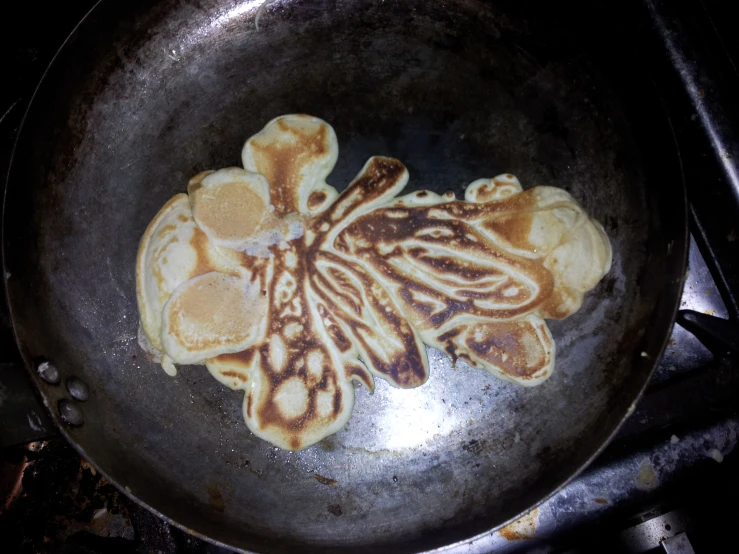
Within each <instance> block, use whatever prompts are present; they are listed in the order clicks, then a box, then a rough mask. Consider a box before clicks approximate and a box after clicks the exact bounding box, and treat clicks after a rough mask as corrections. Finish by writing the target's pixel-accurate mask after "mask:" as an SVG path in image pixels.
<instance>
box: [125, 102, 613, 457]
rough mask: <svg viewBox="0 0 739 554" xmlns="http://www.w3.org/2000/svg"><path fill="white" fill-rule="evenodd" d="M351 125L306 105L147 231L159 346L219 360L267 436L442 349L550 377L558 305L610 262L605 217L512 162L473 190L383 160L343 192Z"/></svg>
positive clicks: (142, 262) (320, 415) (318, 427)
mask: <svg viewBox="0 0 739 554" xmlns="http://www.w3.org/2000/svg"><path fill="white" fill-rule="evenodd" d="M337 156H338V144H337V140H336V135H335V133H334V130H333V129H332V127H331V126H330V125H328V124H327V123H326V122H324V121H322V120H320V119H317V118H315V117H310V116H307V115H287V116H282V117H278V118H276V119H274V120H272V121H270V122H269V123H268V124H267V125H266V126H265V127H264V129H263V130H262V131H261V132H260V133H258V134H257V135H255V136H253V137H251V138H250V139H249V140H247V142H246V144H245V146H244V148H243V151H242V161H243V166H244V168H243V169H242V168H227V169H221V170H219V171H215V172H203V173H201V174H199V175H196V176H195V177H193V179H191V181H190V183H189V185H188V194H178V195H176V196H175V197H174V198H172V199H171V200H170V201H169V202H167V203H166V204H165V205H164V207H163V208H162V209H161V211H160V212H159V213H158V214H157V215H156V217H155V218H154V219H153V220H152V222H151V223H150V225H149V227H148V228H147V229H146V232H145V233H144V236H143V238H142V239H141V244H140V247H139V253H138V258H137V267H136V274H137V296H138V305H139V311H140V316H141V330H142V332H141V333H140V337H141V340H140V342H141V343H142V346H143V347H145V348H146V349H147V350H148V351H149V352H150V353H152V354H153V355H154V356H155V357H156V359H157V360H158V361H160V362H161V364H162V366H163V368H164V369H165V370H166V371H167V372H168V373H169V374H170V375H175V374H176V366H175V364H205V365H206V366H207V368H208V370H209V371H210V373H211V374H212V375H213V376H214V377H215V378H216V379H218V380H219V381H220V382H221V383H223V384H224V385H226V386H228V387H230V388H232V389H235V390H243V391H244V392H245V400H244V418H245V420H246V423H247V425H248V427H249V429H251V431H252V432H253V433H255V434H256V435H257V436H259V437H261V438H263V439H265V440H267V441H269V442H271V443H272V444H274V445H277V446H279V447H281V448H285V449H291V450H297V449H301V448H305V447H307V446H310V445H311V444H314V443H315V442H317V441H319V440H321V439H323V438H324V437H326V436H327V435H330V434H332V433H335V432H337V431H338V430H339V429H341V427H342V426H343V425H344V424H345V423H346V422H347V421H348V419H349V417H350V416H351V412H352V409H353V405H354V386H353V383H352V381H358V382H360V383H362V384H364V385H365V386H366V387H368V388H369V389H373V388H374V379H375V378H377V377H379V378H381V379H385V380H386V381H387V382H388V383H390V384H391V385H393V386H396V387H400V388H411V387H418V386H420V385H423V383H424V382H425V381H426V379H427V378H428V372H429V365H428V359H427V356H426V346H425V345H428V346H431V347H433V348H437V349H439V350H441V351H444V352H446V353H447V354H448V355H449V356H452V357H454V358H459V359H463V360H465V361H466V362H467V363H469V364H470V365H472V366H473V367H477V368H481V369H485V370H487V371H488V372H490V373H491V374H492V375H494V376H495V377H498V378H500V379H505V380H508V381H513V382H515V383H518V384H520V385H524V386H533V385H538V384H540V383H542V382H544V381H545V380H546V379H547V377H549V375H551V373H552V370H553V368H554V359H555V344H554V341H553V339H552V336H551V334H550V332H549V329H548V328H547V325H546V323H545V321H544V320H545V319H546V318H555V319H560V318H564V317H567V316H568V315H570V314H572V313H574V312H575V311H577V309H578V308H579V307H580V305H581V303H582V299H583V295H584V294H585V293H586V292H588V291H589V290H590V289H592V288H593V287H594V286H595V285H596V284H597V283H598V281H599V280H600V279H601V278H602V277H603V276H604V275H605V274H606V273H607V272H608V270H609V268H610V265H611V247H610V243H609V241H608V238H607V237H606V235H605V233H604V231H603V228H602V227H601V225H600V224H599V223H597V222H595V221H593V220H592V219H591V218H590V217H588V215H587V214H586V213H585V212H584V211H583V209H582V208H581V207H580V206H579V205H578V204H577V202H576V201H575V200H574V199H573V198H572V197H571V196H570V195H569V194H568V193H567V192H565V191H564V190H561V189H558V188H553V187H546V186H539V187H534V188H531V189H529V190H526V191H524V190H523V189H522V188H521V185H520V184H519V182H518V180H517V179H516V178H515V177H514V176H513V175H510V174H507V175H499V176H498V177H495V178H493V179H479V180H477V181H475V182H473V183H472V184H470V185H469V186H468V187H467V189H466V192H465V198H464V200H457V199H456V198H455V197H454V195H453V194H452V193H447V194H445V195H443V196H439V195H438V194H435V193H432V192H429V191H420V192H414V193H411V194H408V195H405V196H400V194H401V193H402V191H403V188H404V187H405V185H406V183H407V181H408V171H407V170H406V168H405V166H404V165H403V164H402V163H401V162H400V161H398V160H396V159H392V158H383V157H373V158H370V159H369V160H368V161H367V163H366V164H365V165H364V167H363V168H362V170H361V171H360V172H359V174H358V175H357V176H356V178H355V179H354V180H353V181H352V182H351V183H350V184H349V186H348V187H347V188H346V190H344V192H342V193H341V194H338V193H337V192H336V190H335V189H334V188H333V187H331V186H329V185H328V184H326V181H325V179H326V177H327V176H328V174H329V173H330V172H331V170H332V169H333V167H334V164H335V163H336V160H337Z"/></svg>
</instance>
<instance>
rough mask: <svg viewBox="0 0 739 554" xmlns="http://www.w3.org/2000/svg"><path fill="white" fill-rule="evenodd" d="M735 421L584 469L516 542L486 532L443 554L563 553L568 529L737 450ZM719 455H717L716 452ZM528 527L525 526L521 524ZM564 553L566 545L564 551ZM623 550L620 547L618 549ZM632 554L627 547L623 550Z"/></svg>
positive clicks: (626, 506)
mask: <svg viewBox="0 0 739 554" xmlns="http://www.w3.org/2000/svg"><path fill="white" fill-rule="evenodd" d="M738 433H739V419H737V418H735V417H734V418H727V419H726V420H724V421H721V422H718V423H715V424H712V425H707V426H705V427H702V428H698V429H694V430H692V431H690V432H687V433H685V434H681V436H679V437H678V436H676V435H672V436H671V437H670V436H669V435H668V436H665V437H663V438H664V440H660V441H656V442H655V443H654V444H653V445H651V446H650V447H648V448H644V449H639V450H634V451H630V452H628V453H627V454H625V455H622V456H619V457H618V458H616V459H613V460H610V461H609V463H606V464H603V465H602V466H599V467H596V468H593V469H592V470H588V471H586V472H585V473H584V474H583V475H581V476H580V477H579V478H578V479H577V480H576V481H575V482H573V483H570V484H569V485H567V486H566V487H564V488H563V489H562V490H561V491H559V492H558V493H557V494H556V495H555V496H553V497H552V498H550V499H549V500H547V501H546V502H544V503H543V504H541V505H540V506H539V507H538V511H537V512H536V514H535V515H536V517H535V518H532V519H534V521H535V525H534V526H533V528H531V529H530V532H529V533H526V534H525V533H521V535H520V536H519V537H518V538H517V539H514V540H511V536H510V535H508V538H506V536H505V535H506V532H505V530H503V532H502V533H501V532H499V531H496V532H490V533H485V534H482V535H480V536H478V537H475V538H474V539H473V540H471V541H465V542H462V543H459V544H455V545H451V546H449V547H447V548H440V549H438V550H436V551H435V552H438V553H439V554H441V553H442V552H443V553H444V554H491V553H495V554H503V553H506V554H508V553H514V552H518V553H523V552H527V553H531V552H536V553H538V554H549V553H554V552H562V551H563V544H562V542H561V538H562V536H563V535H566V534H567V533H573V532H576V531H577V530H578V529H580V530H582V529H585V528H587V527H588V526H589V525H594V524H596V523H597V522H599V521H602V520H603V518H605V517H607V516H611V515H614V514H619V513H621V514H623V513H630V512H631V511H633V510H634V509H635V507H637V506H644V505H646V504H648V503H649V502H650V500H653V499H654V498H656V497H657V496H658V489H659V488H660V487H665V486H669V485H670V484H671V483H674V482H679V481H680V479H682V478H683V477H684V475H686V474H688V473H689V472H690V471H691V470H692V469H693V468H695V467H696V466H699V465H700V464H703V465H709V464H714V463H716V460H715V458H716V457H718V458H719V459H721V456H727V455H729V454H730V453H731V452H733V450H734V449H735V448H736V444H737V434H738ZM717 453H719V454H720V455H721V456H718V455H717ZM644 467H648V468H651V470H652V471H653V475H654V478H653V480H651V481H646V480H645V479H644V478H643V474H644V472H643V470H642V473H641V474H640V469H641V468H644ZM524 529H526V530H527V531H529V528H526V527H525V528H524ZM566 550H567V551H568V552H569V551H570V550H569V549H566ZM619 551H621V550H619ZM623 551H624V552H631V550H626V549H624V550H623Z"/></svg>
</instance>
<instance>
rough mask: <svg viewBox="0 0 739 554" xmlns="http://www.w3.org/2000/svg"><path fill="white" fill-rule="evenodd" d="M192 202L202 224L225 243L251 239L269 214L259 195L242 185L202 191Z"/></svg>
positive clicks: (229, 184) (197, 218)
mask: <svg viewBox="0 0 739 554" xmlns="http://www.w3.org/2000/svg"><path fill="white" fill-rule="evenodd" d="M190 198H191V202H192V206H193V215H194V216H195V219H196V221H197V222H198V224H199V225H201V226H202V227H204V228H206V229H208V230H209V232H211V233H212V234H213V236H214V237H216V238H218V239H220V240H224V241H238V240H243V239H247V238H250V237H251V236H252V235H253V234H254V232H255V231H256V229H257V227H259V224H260V222H261V221H262V219H263V218H264V215H265V213H266V210H267V206H266V204H265V203H264V200H262V198H261V197H260V196H259V194H257V193H256V192H254V190H252V189H251V188H250V187H249V185H247V184H246V183H241V182H234V183H223V184H220V185H217V186H214V187H209V188H202V189H200V190H199V191H198V192H197V193H195V194H194V195H191V196H190Z"/></svg>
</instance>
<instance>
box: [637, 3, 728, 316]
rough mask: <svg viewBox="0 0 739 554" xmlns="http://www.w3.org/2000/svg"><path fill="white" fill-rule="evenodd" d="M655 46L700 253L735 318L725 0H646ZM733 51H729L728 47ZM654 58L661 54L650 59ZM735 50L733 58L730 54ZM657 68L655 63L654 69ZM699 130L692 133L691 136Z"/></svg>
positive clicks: (646, 10)
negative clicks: (680, 130) (675, 122)
mask: <svg viewBox="0 0 739 554" xmlns="http://www.w3.org/2000/svg"><path fill="white" fill-rule="evenodd" d="M644 4H645V12H646V13H648V15H649V17H650V19H651V20H652V24H653V26H654V31H656V33H655V36H657V37H658V42H657V43H656V44H655V45H653V46H656V47H654V48H650V49H647V50H648V51H650V56H652V57H655V56H660V57H661V56H662V54H664V55H666V57H667V58H668V59H669V64H668V67H667V69H666V71H664V72H663V74H660V75H659V78H660V80H661V81H662V83H663V84H664V86H665V89H664V90H665V92H666V97H669V98H666V103H668V104H669V105H670V111H671V113H672V115H673V117H675V118H676V119H682V120H684V121H685V122H686V123H688V124H687V125H683V127H684V128H685V129H687V130H688V133H691V134H694V135H696V137H700V138H699V139H698V138H696V137H686V136H681V137H679V139H681V140H682V139H683V138H686V139H687V140H685V144H683V147H685V148H690V149H691V151H692V152H693V153H694V154H693V157H694V159H696V160H698V163H697V164H686V166H685V167H684V171H685V175H686V183H687V185H688V192H689V196H690V201H691V211H692V214H693V216H694V218H695V221H696V223H697V224H698V228H699V231H700V233H699V234H700V235H701V239H702V241H701V242H702V243H703V244H701V247H702V248H704V249H705V250H704V253H705V255H706V257H707V258H708V259H709V261H710V263H711V265H712V267H713V269H714V270H715V274H716V281H717V284H718V285H719V287H720V289H721V293H722V295H724V298H725V301H726V305H727V307H728V308H729V310H730V312H731V315H732V316H733V317H737V316H739V294H738V293H737V291H739V240H737V238H738V237H739V228H737V225H736V221H737V218H738V217H739V164H738V160H739V135H738V134H737V129H739V126H738V125H737V122H739V106H737V103H736V102H734V99H735V98H736V97H737V94H739V78H737V77H739V72H738V71H737V61H739V60H737V58H736V51H737V42H736V39H735V38H734V36H735V33H734V30H733V28H732V27H731V23H730V22H731V21H733V17H731V15H730V13H731V12H730V11H727V10H730V9H731V7H730V5H729V4H726V3H723V2H703V1H701V2H670V1H669V0H645V1H644ZM732 47H733V48H732ZM657 52H660V53H659V54H656V53H657ZM732 52H733V54H732ZM655 65H656V64H655ZM696 131H697V132H696Z"/></svg>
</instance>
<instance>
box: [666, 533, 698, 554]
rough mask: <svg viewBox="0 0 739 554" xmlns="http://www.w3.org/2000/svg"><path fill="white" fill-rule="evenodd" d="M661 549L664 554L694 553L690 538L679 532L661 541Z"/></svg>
mask: <svg viewBox="0 0 739 554" xmlns="http://www.w3.org/2000/svg"><path fill="white" fill-rule="evenodd" d="M662 549H663V550H664V551H665V554H695V550H693V546H692V545H691V544H690V539H689V538H688V535H686V534H685V533H680V534H679V535H677V536H675V537H671V538H669V539H666V540H665V541H663V542H662Z"/></svg>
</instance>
